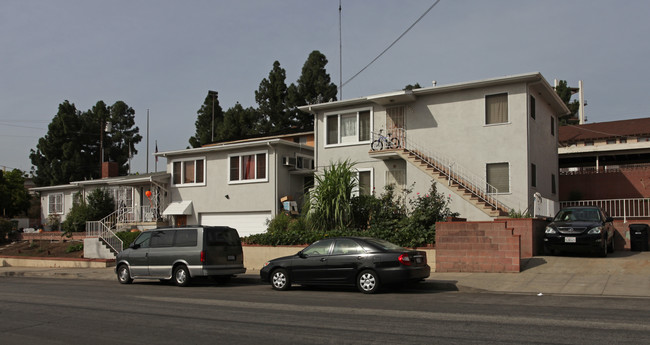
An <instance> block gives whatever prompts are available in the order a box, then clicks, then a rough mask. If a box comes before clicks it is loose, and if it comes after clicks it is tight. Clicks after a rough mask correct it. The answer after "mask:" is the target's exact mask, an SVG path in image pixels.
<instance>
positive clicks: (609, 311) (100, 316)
mask: <svg viewBox="0 0 650 345" xmlns="http://www.w3.org/2000/svg"><path fill="white" fill-rule="evenodd" d="M0 303H1V305H2V307H1V308H0V342H1V343H2V344H90V343H92V344H115V343H120V344H177V343H180V342H182V343H186V344H199V343H217V344H254V343H255V344H257V343H266V344H286V343H296V344H298V343H305V344H345V343H348V344H370V343H388V344H393V343H394V344H396V343H415V344H422V343H436V344H486V343H499V344H508V343H511V344H522V343H529V344H530V343H535V344H578V343H582V344H587V343H588V344H614V343H617V344H642V343H648V342H650V324H648V322H647V320H648V315H650V300H648V299H647V298H609V297H585V296H552V295H543V296H537V295H535V294H530V295H523V294H491V293H460V292H443V291H436V290H433V289H431V288H430V287H429V286H427V285H426V284H421V285H418V286H416V287H412V288H405V289H403V290H400V291H391V290H389V291H385V292H383V293H380V294H377V295H364V294H361V293H358V292H356V290H355V289H351V288H336V289H334V288H327V289H325V288H309V289H307V288H301V287H296V288H294V289H292V290H291V291H287V292H277V291H274V290H272V289H271V288H270V287H269V286H268V285H261V284H254V283H250V282H242V281H239V280H238V279H233V281H232V282H231V283H230V284H228V285H216V284H212V283H210V282H207V281H205V282H199V283H198V284H195V285H194V286H190V287H187V288H178V287H175V286H170V285H167V284H163V283H159V282H157V281H155V282H154V281H151V282H147V281H139V282H136V283H134V284H132V285H120V284H118V283H117V282H107V281H97V280H72V279H41V278H21V277H2V278H0Z"/></svg>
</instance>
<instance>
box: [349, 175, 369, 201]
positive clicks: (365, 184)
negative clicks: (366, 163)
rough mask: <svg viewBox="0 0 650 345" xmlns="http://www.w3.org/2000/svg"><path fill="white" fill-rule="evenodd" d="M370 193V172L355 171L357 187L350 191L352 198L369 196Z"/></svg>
mask: <svg viewBox="0 0 650 345" xmlns="http://www.w3.org/2000/svg"><path fill="white" fill-rule="evenodd" d="M370 193H372V170H365V169H359V170H357V186H356V187H355V188H354V190H353V191H352V196H359V195H370Z"/></svg>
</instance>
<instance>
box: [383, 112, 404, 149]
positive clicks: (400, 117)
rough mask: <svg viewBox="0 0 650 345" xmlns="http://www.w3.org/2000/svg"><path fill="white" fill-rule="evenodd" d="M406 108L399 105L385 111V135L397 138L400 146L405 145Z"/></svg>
mask: <svg viewBox="0 0 650 345" xmlns="http://www.w3.org/2000/svg"><path fill="white" fill-rule="evenodd" d="M405 119H406V107H405V106H403V105H401V106H397V107H392V108H388V109H386V134H389V133H390V135H391V137H393V138H397V139H398V140H399V142H400V144H401V145H402V146H404V145H405V143H404V139H405V133H406V132H405V130H406V120H405Z"/></svg>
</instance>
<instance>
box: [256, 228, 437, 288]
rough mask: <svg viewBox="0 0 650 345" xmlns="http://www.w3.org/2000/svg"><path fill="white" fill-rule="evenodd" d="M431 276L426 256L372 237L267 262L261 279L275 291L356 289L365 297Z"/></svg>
mask: <svg viewBox="0 0 650 345" xmlns="http://www.w3.org/2000/svg"><path fill="white" fill-rule="evenodd" d="M430 272H431V268H430V267H429V265H428V264H427V254H426V252H423V251H418V250H409V249H405V248H403V247H400V246H398V245H395V244H393V243H390V242H388V241H384V240H380V239H376V238H371V237H340V238H329V239H324V240H320V241H317V242H314V243H313V244H311V245H310V246H309V247H307V248H305V249H303V250H301V251H300V252H298V253H297V254H295V255H292V256H286V257H282V258H277V259H273V260H271V261H268V262H267V263H265V264H264V267H263V268H262V269H261V270H260V277H261V278H262V281H264V282H268V283H270V284H271V286H272V287H273V288H274V289H275V290H288V289H289V288H290V287H291V284H300V285H351V286H355V285H356V287H357V288H358V289H359V291H361V292H363V293H375V292H377V291H378V290H379V287H380V286H382V285H384V284H387V285H388V284H396V283H404V282H410V281H420V280H423V279H425V278H427V277H429V274H430Z"/></svg>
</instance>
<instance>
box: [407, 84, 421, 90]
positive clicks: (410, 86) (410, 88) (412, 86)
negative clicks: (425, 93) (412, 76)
mask: <svg viewBox="0 0 650 345" xmlns="http://www.w3.org/2000/svg"><path fill="white" fill-rule="evenodd" d="M421 88H422V86H420V83H415V85H411V84H408V85H406V86H404V88H403V89H402V90H404V91H406V90H413V89H421Z"/></svg>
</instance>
